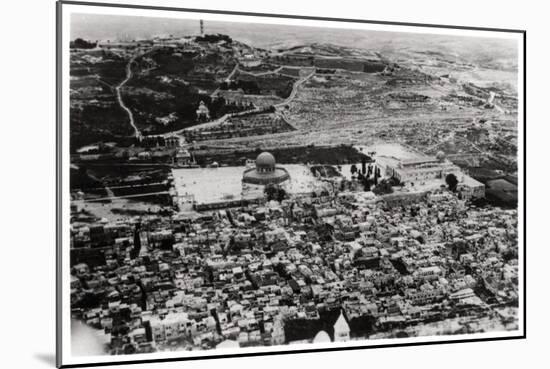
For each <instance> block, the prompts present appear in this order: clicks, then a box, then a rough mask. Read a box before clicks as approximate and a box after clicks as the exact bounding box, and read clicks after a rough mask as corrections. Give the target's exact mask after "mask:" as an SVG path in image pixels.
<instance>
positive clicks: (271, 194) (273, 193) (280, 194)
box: [264, 185, 286, 202]
mask: <svg viewBox="0 0 550 369" xmlns="http://www.w3.org/2000/svg"><path fill="white" fill-rule="evenodd" d="M264 194H265V196H266V197H267V201H271V200H275V201H278V202H281V201H283V200H284V199H285V198H286V191H285V190H284V189H282V188H280V187H279V186H275V185H269V186H265V188H264Z"/></svg>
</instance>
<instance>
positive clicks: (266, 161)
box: [256, 152, 275, 169]
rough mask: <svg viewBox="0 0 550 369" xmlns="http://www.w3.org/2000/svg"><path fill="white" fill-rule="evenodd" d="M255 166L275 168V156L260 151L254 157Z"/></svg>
mask: <svg viewBox="0 0 550 369" xmlns="http://www.w3.org/2000/svg"><path fill="white" fill-rule="evenodd" d="M256 167H257V168H273V169H274V168H275V157H274V156H273V155H271V154H270V153H268V152H262V153H261V154H260V155H258V157H257V158H256Z"/></svg>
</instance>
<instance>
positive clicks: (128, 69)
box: [115, 55, 142, 139]
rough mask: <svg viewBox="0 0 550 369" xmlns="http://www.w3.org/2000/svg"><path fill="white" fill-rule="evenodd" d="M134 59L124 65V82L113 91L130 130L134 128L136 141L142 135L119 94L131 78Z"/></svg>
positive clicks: (134, 57)
mask: <svg viewBox="0 0 550 369" xmlns="http://www.w3.org/2000/svg"><path fill="white" fill-rule="evenodd" d="M136 57H137V55H136V56H133V57H132V58H131V59H130V60H129V61H128V64H127V65H126V78H125V79H124V81H122V82H120V84H119V85H118V86H116V87H115V90H116V96H117V100H118V104H119V105H120V107H121V108H122V109H124V110H125V111H126V113H128V118H129V119H130V125H131V126H132V128H134V132H135V136H136V138H137V139H140V138H141V137H142V135H141V132H140V131H139V129H138V127H137V126H136V124H135V122H134V115H133V114H132V111H131V110H130V109H129V108H128V107H127V106H126V105H125V104H124V101H122V95H121V93H120V89H121V88H122V86H124V85H125V84H126V83H127V82H128V81H129V80H130V79H131V78H132V63H133V62H134V61H135V60H136Z"/></svg>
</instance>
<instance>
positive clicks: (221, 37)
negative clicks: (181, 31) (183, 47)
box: [195, 33, 233, 44]
mask: <svg viewBox="0 0 550 369" xmlns="http://www.w3.org/2000/svg"><path fill="white" fill-rule="evenodd" d="M200 41H202V42H219V41H225V42H227V43H228V44H230V43H232V42H233V39H232V38H231V37H229V36H228V35H224V34H221V33H217V34H212V35H204V36H197V37H195V42H200Z"/></svg>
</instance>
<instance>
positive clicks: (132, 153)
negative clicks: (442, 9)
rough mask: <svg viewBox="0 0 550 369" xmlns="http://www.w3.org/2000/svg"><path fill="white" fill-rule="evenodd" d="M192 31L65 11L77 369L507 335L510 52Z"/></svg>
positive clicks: (413, 41)
mask: <svg viewBox="0 0 550 369" xmlns="http://www.w3.org/2000/svg"><path fill="white" fill-rule="evenodd" d="M201 18H202V19H201ZM201 18H198V17H192V16H190V17H189V18H181V19H180V18H158V17H157V18H154V17H142V16H140V17H137V16H130V15H105V14H101V15H99V14H89V13H82V14H78V13H76V14H72V15H71V18H70V45H69V46H68V47H69V49H70V52H69V54H70V60H69V63H70V71H69V73H70V91H67V93H68V94H70V100H69V101H70V107H69V109H70V113H69V117H70V119H69V121H68V122H66V123H65V124H68V125H69V134H70V137H68V139H69V148H70V173H67V174H66V175H67V176H69V177H70V230H67V235H68V238H69V239H70V271H66V272H67V273H69V272H70V317H71V318H70V321H71V337H70V341H71V348H72V354H73V355H77V356H78V355H85V356H90V355H108V356H111V355H131V354H146V353H165V352H175V353H176V352H185V351H208V350H213V351H215V352H220V351H224V352H227V351H228V350H229V351H231V350H235V351H232V352H238V350H241V349H243V348H251V347H260V346H273V347H276V346H285V347H293V348H300V349H308V347H317V346H318V345H320V344H324V345H325V346H326V345H328V344H331V345H339V344H341V343H342V342H348V343H353V342H363V343H365V344H368V342H369V341H372V340H387V341H388V342H392V343H396V342H400V340H402V339H407V338H417V337H418V338H422V337H434V336H436V337H453V336H457V335H475V334H478V333H495V332H497V333H498V332H511V331H516V330H518V325H519V324H520V321H521V320H522V319H523V318H522V316H521V312H520V300H521V298H522V296H521V290H520V288H521V287H520V282H519V280H520V278H521V277H520V271H521V252H520V247H522V246H521V245H522V244H521V240H520V236H519V231H518V227H519V226H518V223H519V222H518V197H521V194H520V195H519V196H518V186H521V178H522V174H521V173H519V174H518V170H519V169H518V167H519V166H520V163H519V162H518V161H519V159H518V158H519V156H518V145H520V143H519V140H520V137H519V134H518V129H519V127H518V110H519V107H518V105H519V102H518V90H520V89H521V88H522V87H521V86H518V73H520V72H521V71H520V70H519V69H520V66H519V65H518V63H519V50H518V44H517V42H516V40H515V39H507V38H505V37H500V38H490V37H488V38H485V37H471V36H462V35H453V34H438V32H437V31H438V30H437V29H434V30H433V33H431V34H426V33H414V32H395V31H381V30H367V29H353V28H352V27H350V28H349V29H345V28H326V27H323V28H321V27H311V26H299V25H285V24H267V23H244V22H230V21H220V20H208V18H207V17H201ZM518 176H519V178H520V184H518ZM69 232H70V233H69ZM68 257H69V256H68ZM441 339H443V338H441ZM377 342H378V341H377ZM216 350H220V351H216ZM182 355H184V353H183V354H182Z"/></svg>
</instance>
